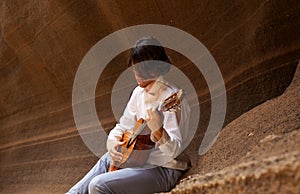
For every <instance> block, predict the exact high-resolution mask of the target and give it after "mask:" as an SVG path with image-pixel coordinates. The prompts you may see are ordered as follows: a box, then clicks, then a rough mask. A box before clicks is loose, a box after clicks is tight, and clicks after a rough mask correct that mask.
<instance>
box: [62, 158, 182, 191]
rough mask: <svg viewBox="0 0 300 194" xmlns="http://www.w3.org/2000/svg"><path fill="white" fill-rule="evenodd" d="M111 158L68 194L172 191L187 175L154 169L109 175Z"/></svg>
mask: <svg viewBox="0 0 300 194" xmlns="http://www.w3.org/2000/svg"><path fill="white" fill-rule="evenodd" d="M110 163H111V158H110V156H109V154H108V153H106V154H104V155H103V156H102V157H101V158H100V159H99V161H98V162H97V163H96V165H95V166H94V167H93V168H92V169H91V170H90V171H89V172H88V173H87V174H86V175H85V176H84V177H83V178H82V179H81V180H80V181H79V182H78V183H77V184H76V185H74V186H73V187H72V188H71V189H70V190H69V191H68V192H67V194H75V193H76V194H79V193H80V194H85V193H90V194H95V193H105V194H110V193H111V194H113V193H115V194H119V193H124V194H125V193H128V194H141V193H142V194H144V193H145V194H147V193H149V194H150V193H156V192H165V191H169V190H170V189H171V188H173V187H174V186H175V184H176V183H177V181H178V179H179V178H180V177H181V176H182V175H183V173H184V171H181V170H176V169H171V168H165V167H160V166H155V167H151V168H125V169H120V170H117V171H114V172H108V168H109V166H110Z"/></svg>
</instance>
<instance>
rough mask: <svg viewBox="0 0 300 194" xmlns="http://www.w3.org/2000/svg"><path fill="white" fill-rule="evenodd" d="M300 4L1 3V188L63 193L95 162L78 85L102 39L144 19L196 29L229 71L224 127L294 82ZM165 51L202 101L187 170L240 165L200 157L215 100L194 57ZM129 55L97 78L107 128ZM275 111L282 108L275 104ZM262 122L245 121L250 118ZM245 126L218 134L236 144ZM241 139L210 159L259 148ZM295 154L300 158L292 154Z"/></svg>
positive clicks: (270, 0)
mask: <svg viewBox="0 0 300 194" xmlns="http://www.w3.org/2000/svg"><path fill="white" fill-rule="evenodd" d="M299 10H300V4H299V1H297V0H287V1H280V0H265V1H259V0H258V1H242V0H233V1H230V2H229V1H222V0H216V1H209V0H204V1H198V0H192V1H179V0H178V1H155V0H149V1H148V0H147V1H128V0H124V1H115V0H113V1H100V0H84V1H79V0H68V1H63V0H52V1H46V0H28V1H19V0H2V1H0V134H1V135H0V192H1V193H63V192H65V191H67V190H68V189H69V188H70V187H71V186H72V185H73V184H74V183H76V182H77V181H78V180H79V179H80V178H81V177H82V176H83V175H84V174H85V173H86V172H87V171H88V170H89V169H90V168H91V167H92V166H93V165H94V163H95V162H96V161H97V159H98V158H97V157H96V156H95V155H94V154H93V153H92V152H90V150H89V149H88V148H87V147H86V146H85V144H84V143H83V141H82V139H81V137H80V135H79V133H78V131H77V129H76V126H75V122H74V118H73V113H72V86H73V82H74V77H75V74H76V71H77V68H78V67H79V65H80V62H81V61H82V59H83V57H84V56H85V55H86V53H87V52H88V51H89V49H90V48H91V47H92V46H93V45H95V44H96V43H97V42H98V41H99V40H101V39H102V38H104V37H106V36H107V35H109V34H111V33H113V32H115V31H117V30H120V29H123V28H125V27H129V26H134V25H139V24H163V25H169V26H174V27H176V28H179V29H181V30H184V31H186V32H188V33H190V34H191V35H193V36H194V37H196V38H197V39H198V40H199V41H201V42H202V43H203V44H204V45H205V47H206V48H207V49H208V50H209V51H210V52H211V54H212V55H213V57H214V58H215V60H216V62H217V64H218V65H219V68H220V70H221V73H222V76H223V78H224V82H225V86H226V93H227V103H228V104H227V112H226V118H225V123H224V127H225V126H226V125H228V124H229V123H231V122H232V121H234V120H235V119H236V118H238V117H239V116H240V115H242V114H243V113H245V112H247V111H249V110H251V109H252V108H254V107H256V106H258V105H259V104H261V103H263V102H265V101H267V100H269V99H272V98H274V97H277V96H279V95H281V94H282V93H283V92H284V91H285V89H286V88H287V86H288V85H289V84H290V82H291V80H292V79H293V77H294V73H295V70H296V67H297V63H298V61H299V58H300V36H299V31H300V12H299ZM183 41H184V40H183ZM168 52H169V55H170V56H171V58H172V59H173V61H174V65H175V66H176V67H177V68H179V69H180V70H181V71H182V72H184V73H185V75H186V76H187V77H188V78H189V80H190V81H191V82H192V83H193V85H194V88H195V90H196V91H197V96H195V97H196V98H198V100H199V102H200V110H201V118H200V121H199V125H198V130H197V133H196V135H195V137H194V139H193V141H192V143H191V144H190V146H189V147H188V148H187V150H186V152H187V154H189V155H190V156H191V158H192V163H193V168H192V169H191V170H190V172H188V173H190V175H192V174H198V173H208V172H213V171H214V170H215V171H216V170H221V169H222V168H224V167H226V165H222V164H227V165H228V166H229V165H231V164H234V163H233V162H228V163H226V162H220V164H216V163H213V164H212V165H211V166H210V165H202V164H201V162H203V161H204V159H203V158H202V157H200V156H199V155H198V148H199V145H200V143H201V140H202V138H203V135H204V132H205V130H206V128H207V125H208V121H209V117H210V106H211V103H210V102H211V101H210V93H209V90H208V86H207V84H206V82H205V80H204V78H203V76H202V75H201V73H200V72H199V71H198V70H197V68H196V67H195V65H194V64H193V63H192V62H191V61H189V60H188V59H187V58H185V57H184V56H182V55H180V54H179V53H177V52H175V51H173V50H170V49H169V50H168ZM127 54H128V53H126V52H124V53H121V54H120V55H118V56H116V57H115V58H114V59H113V60H112V61H111V62H110V63H109V64H108V66H107V67H106V68H105V70H104V71H103V73H102V74H101V77H100V78H99V81H98V85H97V89H96V93H95V94H96V95H95V96H96V97H95V102H96V106H97V113H98V116H99V119H100V120H101V121H102V123H103V127H104V128H105V130H106V132H108V131H109V130H110V129H111V128H112V127H113V126H114V125H115V123H116V119H115V118H114V116H113V114H112V110H111V106H110V103H109V102H110V101H111V100H110V98H111V92H112V88H113V84H114V83H115V81H116V80H117V79H118V77H119V76H120V74H121V73H122V72H123V71H124V70H126V68H127V65H126V62H127V56H128V55H127ZM298 91H299V90H298ZM296 97H299V93H297V95H296ZM298 99H299V98H298ZM103 102H105V103H103ZM297 105H299V101H298V104H297ZM293 107H295V105H293V106H291V108H293ZM272 110H273V113H274V114H275V113H276V112H278V110H277V107H276V106H272ZM296 110H299V109H296ZM264 114H268V113H266V112H264ZM286 114H288V111H287V112H286ZM296 118H298V120H295V121H294V122H293V123H294V124H295V122H296V125H297V126H298V129H299V112H298V113H297V114H296ZM257 121H258V120H257V119H256V120H242V122H244V123H243V124H244V125H245V126H250V124H251V123H253V122H257ZM247 122H249V123H247ZM256 124H257V123H256ZM259 125H263V126H264V125H265V126H268V127H266V128H265V130H266V131H267V132H270V131H272V130H273V128H274V127H275V126H274V125H270V126H269V125H268V122H259ZM263 126H262V127H263ZM235 130H236V131H235ZM238 131H239V130H238V129H236V128H232V130H227V133H228V134H229V136H226V137H223V136H220V137H219V138H218V139H217V142H216V146H217V145H218V144H217V143H218V142H222V141H223V142H224V141H225V140H226V141H227V140H228V139H226V138H229V137H230V139H229V140H228V141H231V143H234V142H235V141H236V142H239V141H238V138H237V137H239V136H237V137H235V136H234V134H235V133H237V132H238ZM267 132H266V133H267ZM250 133H253V136H255V135H256V134H255V131H251V132H249V134H250ZM277 135H278V134H277ZM249 136H250V137H251V136H252V135H249ZM279 137H281V136H280V135H279ZM220 145H221V144H220ZM244 146H245V147H244V149H242V150H240V149H237V150H234V149H233V150H231V151H230V147H229V148H228V149H227V150H226V151H224V150H223V151H222V149H221V148H220V150H219V151H216V152H214V153H215V155H214V154H213V153H212V152H208V153H207V155H205V156H204V157H206V158H205V161H206V162H210V161H213V160H214V158H215V157H216V156H217V155H220V158H223V159H224V160H225V161H227V159H228V160H230V159H231V156H236V157H235V159H243V158H244V156H245V155H246V154H247V151H251V150H252V147H247V145H244ZM212 149H213V148H212ZM257 149H259V148H257ZM286 149H287V152H288V151H289V147H286ZM216 154H217V155H216ZM279 154H281V153H279ZM282 158H284V156H282V157H280V161H281V160H283V159H282ZM245 160H247V158H245ZM294 160H298V161H299V157H298V156H295V155H293V161H294ZM242 162H243V161H242ZM266 162H268V160H266ZM271 163H272V161H271ZM280 164H283V165H288V162H282V163H280ZM255 165H256V163H255ZM201 166H204V167H203V168H201ZM237 168H239V167H237ZM241 168H244V167H241ZM295 168H296V170H297V172H299V165H298V166H296V167H295ZM298 174H299V173H298ZM264 180H266V181H269V179H268V178H266V179H264Z"/></svg>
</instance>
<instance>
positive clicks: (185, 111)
mask: <svg viewBox="0 0 300 194" xmlns="http://www.w3.org/2000/svg"><path fill="white" fill-rule="evenodd" d="M177 91H178V88H176V87H175V86H171V85H170V84H168V83H167V82H166V81H165V80H164V79H163V78H162V77H159V78H158V79H157V80H156V82H155V83H154V84H153V86H152V87H151V89H150V91H148V92H146V90H145V89H144V88H141V87H140V86H137V87H136V88H135V89H134V91H133V93H132V95H131V97H130V99H129V102H128V104H127V106H126V109H125V111H124V113H123V115H122V117H121V118H120V122H119V123H118V124H116V126H115V127H114V128H113V129H112V130H111V131H110V133H109V136H108V138H109V139H115V140H121V139H122V135H123V133H124V132H125V131H126V130H132V129H133V127H134V126H135V124H136V122H137V120H139V119H140V118H143V119H144V120H145V119H146V117H147V109H149V108H151V107H153V106H157V104H159V102H162V101H163V100H165V99H166V98H167V97H169V96H171V95H172V94H174V93H175V92H177ZM180 107H181V108H180V110H178V111H176V112H170V111H165V112H163V116H164V120H163V128H164V129H165V130H164V132H163V136H162V137H161V139H160V140H158V141H156V139H155V138H154V136H152V135H151V140H152V141H153V142H155V148H154V149H153V150H152V151H151V153H150V155H149V157H148V160H147V161H146V164H149V165H157V166H163V167H168V168H175V169H180V170H185V169H187V168H189V167H190V161H189V159H188V157H187V156H186V155H183V154H181V153H182V151H183V150H184V149H185V148H186V146H187V145H188V144H189V142H186V140H187V139H188V137H187V136H188V124H189V116H190V107H189V105H188V103H187V101H186V100H185V99H184V97H183V98H182V99H181V101H180Z"/></svg>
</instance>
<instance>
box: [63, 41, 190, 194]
mask: <svg viewBox="0 0 300 194" xmlns="http://www.w3.org/2000/svg"><path fill="white" fill-rule="evenodd" d="M170 63H171V62H170V60H169V58H168V56H167V54H166V53H165V50H164V48H163V47H162V46H161V45H160V43H159V42H158V41H157V40H156V39H154V38H151V37H148V38H142V39H140V40H139V41H137V43H136V44H135V45H134V47H133V48H132V49H131V53H130V57H129V63H128V64H129V66H130V67H131V68H132V69H133V72H134V76H135V79H136V81H137V83H138V86H137V87H136V88H135V89H134V91H133V92H132V95H131V97H130V99H129V102H128V104H127V106H126V109H125V111H124V113H123V116H122V117H121V119H120V122H119V123H118V124H116V126H115V127H114V128H113V129H112V130H111V132H110V133H109V136H108V140H107V150H108V152H107V153H106V154H104V155H103V156H102V157H101V158H100V160H99V161H98V162H97V164H96V165H95V166H94V167H93V168H92V169H91V170H90V172H88V174H87V175H86V176H85V177H84V178H83V179H82V180H80V181H79V182H78V183H77V184H76V185H75V186H73V187H72V188H71V189H70V191H69V192H68V193H91V194H93V193H130V194H134V193H155V192H164V191H169V190H170V189H171V188H173V187H174V186H175V184H176V182H177V181H178V180H179V178H180V177H181V176H182V175H183V173H184V172H185V171H186V170H187V169H188V168H189V167H190V162H189V159H188V157H186V156H185V155H183V154H181V152H182V151H183V149H184V148H185V146H184V144H185V142H184V140H185V138H186V132H185V131H187V128H186V127H187V124H188V118H189V113H190V110H189V106H188V104H187V102H186V101H185V100H184V99H181V101H180V106H181V107H180V110H178V111H176V112H175V111H161V110H159V108H158V107H159V103H158V102H161V101H163V100H165V99H166V98H168V97H169V96H171V95H172V94H174V93H176V92H177V91H178V89H177V88H176V87H175V86H172V85H170V84H168V83H167V82H166V81H165V80H164V78H163V75H165V74H166V73H167V72H168V71H169V70H170ZM139 119H143V120H144V121H145V122H146V124H147V126H148V128H149V129H150V131H149V133H150V136H149V137H150V141H151V142H153V144H154V148H153V149H151V151H150V153H149V155H148V158H147V159H146V161H145V163H144V165H143V166H140V167H126V168H121V169H119V170H116V171H112V172H109V171H108V170H109V167H110V166H111V165H112V164H117V163H119V162H121V161H122V158H123V157H124V155H123V154H122V153H121V152H120V151H119V147H120V146H122V145H123V144H124V143H125V142H123V141H122V136H123V134H124V133H125V131H126V130H127V131H131V130H132V129H133V127H134V126H135V124H136V122H137V120H139Z"/></svg>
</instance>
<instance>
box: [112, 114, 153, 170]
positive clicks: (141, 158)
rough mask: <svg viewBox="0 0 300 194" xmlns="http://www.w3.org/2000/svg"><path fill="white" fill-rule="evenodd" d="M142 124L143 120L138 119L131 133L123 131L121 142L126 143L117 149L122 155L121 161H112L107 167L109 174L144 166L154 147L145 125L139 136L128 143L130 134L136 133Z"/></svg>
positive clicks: (149, 132)
mask: <svg viewBox="0 0 300 194" xmlns="http://www.w3.org/2000/svg"><path fill="white" fill-rule="evenodd" d="M144 122H145V121H144V120H143V119H139V120H138V121H137V123H136V125H135V127H134V128H133V130H132V132H130V131H125V133H124V134H123V137H122V140H121V141H124V142H126V143H125V144H123V145H122V146H120V149H119V151H120V152H121V153H122V154H123V158H122V161H121V162H115V161H113V162H112V164H111V165H110V167H109V171H110V172H111V171H115V170H118V169H121V168H130V167H141V166H143V165H144V164H145V162H146V160H147V158H148V156H149V154H150V152H151V150H152V149H153V148H154V146H155V143H154V142H152V141H151V139H150V134H151V130H150V129H149V128H148V127H147V125H146V126H145V127H144V129H143V130H142V131H141V132H140V134H139V135H137V137H136V138H135V139H134V140H133V141H132V142H130V139H131V138H132V134H134V133H136V131H137V130H138V128H139V127H141V125H143V123H144Z"/></svg>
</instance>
